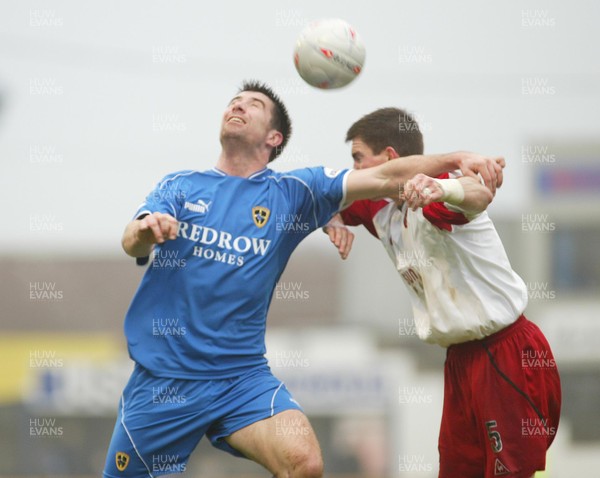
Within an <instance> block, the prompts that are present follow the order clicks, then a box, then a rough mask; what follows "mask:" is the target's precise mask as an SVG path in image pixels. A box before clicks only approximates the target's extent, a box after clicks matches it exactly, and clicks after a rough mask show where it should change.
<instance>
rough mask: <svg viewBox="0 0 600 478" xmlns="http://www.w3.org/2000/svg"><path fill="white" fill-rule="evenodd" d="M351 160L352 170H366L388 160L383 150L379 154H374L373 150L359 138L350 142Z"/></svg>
mask: <svg viewBox="0 0 600 478" xmlns="http://www.w3.org/2000/svg"><path fill="white" fill-rule="evenodd" d="M352 159H353V160H354V169H366V168H372V167H373V166H379V165H380V164H383V163H385V162H386V161H388V160H389V155H388V153H387V151H386V150H385V149H384V150H383V151H382V152H381V153H379V154H374V153H373V150H372V149H371V148H370V147H369V146H367V144H366V143H363V141H362V140H361V139H360V138H354V139H353V140H352Z"/></svg>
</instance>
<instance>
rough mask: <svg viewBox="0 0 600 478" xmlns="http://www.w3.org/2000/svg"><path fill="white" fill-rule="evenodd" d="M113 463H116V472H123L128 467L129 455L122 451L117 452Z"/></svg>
mask: <svg viewBox="0 0 600 478" xmlns="http://www.w3.org/2000/svg"><path fill="white" fill-rule="evenodd" d="M115 462H116V463H117V470H119V471H124V470H125V468H127V465H129V455H128V454H127V453H125V452H123V451H118V452H117V454H116V455H115Z"/></svg>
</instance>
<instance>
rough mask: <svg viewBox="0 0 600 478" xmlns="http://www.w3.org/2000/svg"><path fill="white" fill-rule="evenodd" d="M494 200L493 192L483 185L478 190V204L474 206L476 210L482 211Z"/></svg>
mask: <svg viewBox="0 0 600 478" xmlns="http://www.w3.org/2000/svg"><path fill="white" fill-rule="evenodd" d="M493 200H494V194H493V193H492V191H490V190H489V189H488V188H486V187H483V188H481V190H480V194H479V201H478V205H477V207H476V208H475V209H476V210H477V212H483V211H485V210H486V209H487V207H488V206H489V205H490V204H491V203H492V201H493Z"/></svg>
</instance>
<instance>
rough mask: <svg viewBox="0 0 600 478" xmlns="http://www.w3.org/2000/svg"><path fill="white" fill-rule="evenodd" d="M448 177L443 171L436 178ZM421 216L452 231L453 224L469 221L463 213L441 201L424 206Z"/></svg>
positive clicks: (437, 225)
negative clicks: (453, 209)
mask: <svg viewBox="0 0 600 478" xmlns="http://www.w3.org/2000/svg"><path fill="white" fill-rule="evenodd" d="M449 177H450V175H449V174H448V173H444V174H442V175H440V176H438V179H448V178H449ZM423 216H425V219H427V220H428V221H429V222H430V223H431V224H433V225H434V226H435V227H437V228H439V229H444V230H446V231H452V226H453V225H456V226H461V225H463V224H467V223H468V222H469V220H468V219H467V217H466V216H465V215H464V214H463V213H461V212H455V211H451V210H450V209H448V208H447V207H446V205H445V204H444V203H443V202H434V203H431V204H429V205H427V206H425V207H424V208H423Z"/></svg>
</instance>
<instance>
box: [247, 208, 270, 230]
mask: <svg viewBox="0 0 600 478" xmlns="http://www.w3.org/2000/svg"><path fill="white" fill-rule="evenodd" d="M270 215H271V211H269V210H268V209H267V208H266V207H262V206H254V207H253V208H252V219H253V220H254V224H256V225H257V226H258V227H263V226H264V225H265V224H266V223H267V221H268V220H269V216H270Z"/></svg>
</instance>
